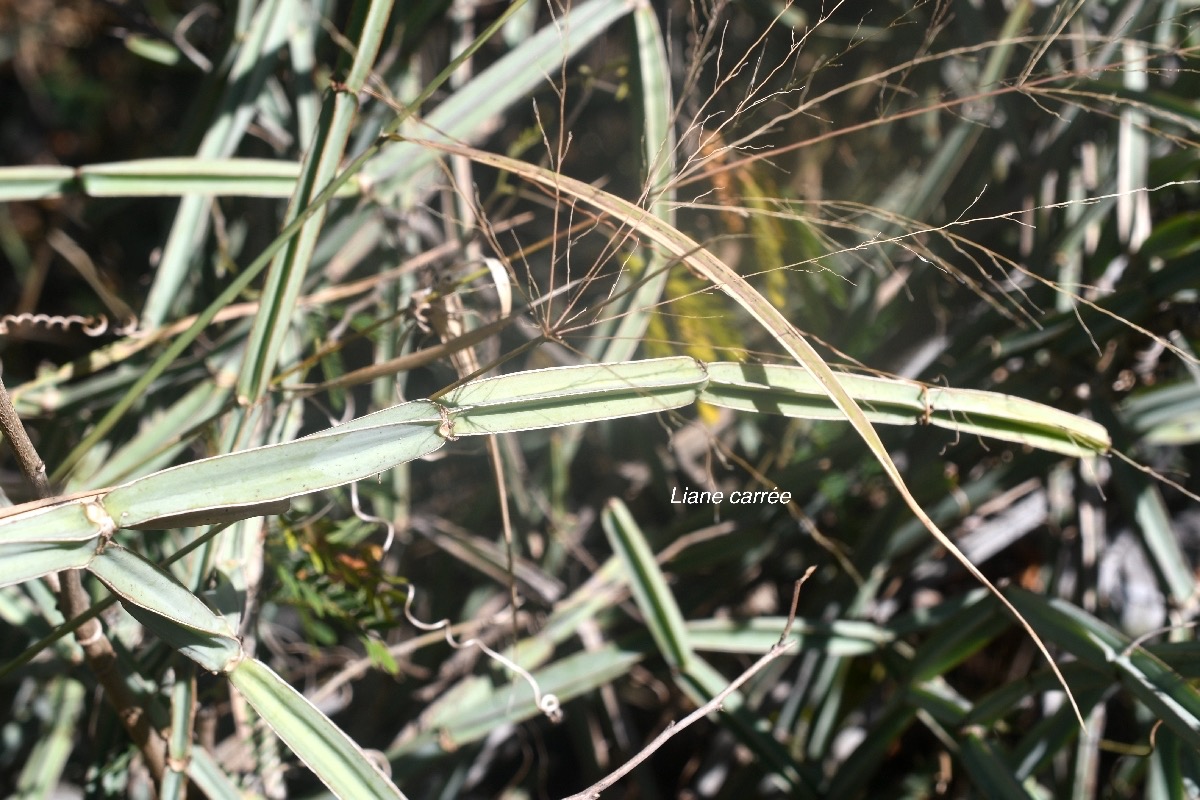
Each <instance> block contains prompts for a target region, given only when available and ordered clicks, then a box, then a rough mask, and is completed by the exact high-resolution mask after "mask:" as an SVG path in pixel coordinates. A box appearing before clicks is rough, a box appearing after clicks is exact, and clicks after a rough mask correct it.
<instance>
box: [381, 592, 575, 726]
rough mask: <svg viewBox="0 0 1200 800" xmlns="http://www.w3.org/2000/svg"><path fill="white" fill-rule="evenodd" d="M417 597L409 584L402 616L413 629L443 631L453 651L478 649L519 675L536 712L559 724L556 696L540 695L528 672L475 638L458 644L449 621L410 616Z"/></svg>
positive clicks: (540, 691) (558, 708)
mask: <svg viewBox="0 0 1200 800" xmlns="http://www.w3.org/2000/svg"><path fill="white" fill-rule="evenodd" d="M416 596H417V588H416V587H415V586H414V585H412V584H411V583H410V584H409V585H408V597H407V598H405V600H404V616H405V617H407V618H408V621H409V623H410V624H411V625H412V626H413V627H414V628H418V629H420V630H423V631H436V630H444V631H445V632H446V643H447V644H448V645H450V646H451V647H453V648H454V649H455V650H465V649H466V648H468V647H472V646H473V647H478V648H479V649H480V650H482V651H483V652H484V654H486V655H487V656H488V658H490V659H492V660H493V661H496V662H498V663H500V664H503V665H504V666H505V667H507V668H508V669H509V671H511V672H513V673H515V674H517V675H520V676H521V677H522V678H524V679H525V682H526V683H528V684H529V686H530V688H532V689H533V699H534V702H535V703H536V704H537V707H538V710H539V711H541V712H542V713H543V714H545V715H546V717H547V719H549V720H550V721H551V722H559V721H561V720H562V704H561V703H560V702H559V700H558V697H557V695H553V694H550V693H549V692H546V693H544V694H543V693H542V687H541V686H539V685H538V682H537V679H536V678H534V677H533V675H531V674H530V673H529V671H528V670H526V669H525V668H523V667H521V666H520V665H519V664H516V663H514V662H512V661H510V660H509V659H507V658H505V657H504V656H502V655H500V654H499V653H497V652H496V651H495V650H493V649H492V648H490V647H488V646H487V645H486V644H484V643H483V642H481V641H480V640H479V639H477V638H471V639H467V640H466V641H465V642H458V641H455V639H454V634H452V633H451V632H450V620H448V619H442V620H438V621H437V622H434V623H428V622H421V621H420V620H419V619H417V618H416V617H414V616H413V614H412V604H413V599H414V598H416Z"/></svg>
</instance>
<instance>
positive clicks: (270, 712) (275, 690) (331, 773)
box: [229, 658, 404, 798]
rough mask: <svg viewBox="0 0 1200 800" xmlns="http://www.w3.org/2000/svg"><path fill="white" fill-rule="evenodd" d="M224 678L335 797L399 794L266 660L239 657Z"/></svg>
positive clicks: (360, 750) (327, 719) (372, 764)
mask: <svg viewBox="0 0 1200 800" xmlns="http://www.w3.org/2000/svg"><path fill="white" fill-rule="evenodd" d="M229 682H230V683H231V684H233V687H234V688H235V689H237V690H238V691H239V692H240V693H241V694H242V696H243V697H245V698H246V701H247V702H249V703H250V705H251V706H253V707H254V710H255V711H257V712H258V714H259V716H261V717H262V718H263V719H264V720H266V722H267V724H268V725H270V726H271V728H272V730H274V731H275V733H276V734H277V735H278V736H279V738H280V739H282V740H283V742H284V744H286V745H287V746H288V747H289V748H290V749H291V751H292V752H293V753H295V754H296V755H297V756H298V757H299V758H300V760H301V761H303V762H304V763H305V764H306V765H307V766H308V768H309V769H311V770H312V771H313V773H314V774H315V775H316V776H317V777H318V778H320V779H321V782H322V783H324V784H325V785H326V786H327V787H329V790H330V791H331V792H333V793H334V794H335V795H337V796H338V797H348V798H349V797H355V798H356V797H398V798H403V797H404V795H403V794H402V793H401V792H400V790H399V789H397V788H396V785H395V784H393V783H392V782H391V780H389V779H388V777H387V776H386V775H384V774H383V772H382V771H381V770H380V769H379V767H378V766H376V765H375V763H374V762H372V761H371V760H370V759H369V758H367V755H366V753H364V752H363V751H362V748H360V747H359V746H358V745H357V744H355V742H354V740H352V739H351V738H350V737H349V736H347V735H346V734H345V733H344V732H343V731H342V730H341V728H339V727H337V726H336V725H334V724H333V722H332V721H330V719H329V718H328V717H326V716H325V715H324V714H322V713H321V712H320V711H318V710H317V708H316V707H315V706H313V704H312V703H310V702H308V700H306V699H305V698H304V695H302V694H300V693H299V692H297V691H296V690H295V689H293V688H292V687H291V686H290V685H289V684H288V683H287V681H285V680H283V678H280V677H279V676H278V675H276V674H275V673H274V672H273V671H272V670H271V668H270V667H268V666H267V665H266V664H263V663H262V662H261V661H257V660H255V659H253V658H247V659H244V660H243V661H241V662H239V663H238V665H237V666H236V667H234V669H233V670H232V671H230V673H229Z"/></svg>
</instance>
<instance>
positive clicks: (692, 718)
mask: <svg viewBox="0 0 1200 800" xmlns="http://www.w3.org/2000/svg"><path fill="white" fill-rule="evenodd" d="M814 571H816V567H809V568H808V569H807V570H806V571H805V573H804V575H802V576H801V577H800V580H798V581H796V586H795V589H794V590H793V592H792V607H791V610H790V611H788V618H787V624H786V625H784V626H783V633H782V634H780V636H779V641H778V642H776V643H775V645H774V647H772V648H771V649H770V650H768V651H767V652H765V653H763V655H762V657H761V658H759V659H758V661H755V662H754V663H753V664H751V665H750V667H749V668H747V669H746V671H745V672H743V673H742V674H741V675H738V676H737V677H736V678H734V679H733V680H732V681H731V682H730V684H729V685H728V686H726V687H725V688H724V689H722V690H721V691H720V692H719V693H718V694H717V695H716V696H715V697H713V699H712V700H709V701H708V702H707V703H705V704H704V705H702V706H700V707H699V708H697V709H696V710H695V711H693V712H692V713H690V714H688V715H687V716H686V717H684V718H683V719H681V720H680V721H679V722H675V723H672V724H670V725H668V726H667V727H666V728H665V729H664V730H663V731H662V733H660V734H658V736H656V737H654V741H652V742H650V744H648V745H646V746H645V747H643V748H642V749H641V750H640V751H639V752H638V754H637V755H635V756H634V757H633V758H631V759H629V760H628V761H626V762H625V763H624V764H622V765H621V766H620V767H619V768H617V769H616V770H614V771H613V772H611V773H609V774H608V775H606V776H604V777H603V778H601V779H600V780H598V781H596V782H595V783H593V784H592V785H591V786H589V787H588V788H586V789H584V790H583V791H582V792H578V793H576V794H573V795H570V796H569V797H566V798H564V800H595V798H598V797H599V796H600V793H601V792H603V791H604V790H605V789H608V788H609V787H611V786H612V785H613V784H614V783H616V782H617V781H619V780H620V779H621V778H623V777H625V776H626V775H628V774H629V773H630V772H632V771H633V768H634V767H636V766H638V765H639V764H641V763H642V762H643V761H645V760H646V759H647V758H649V757H650V756H651V754H653V753H654V752H655V751H656V750H658V749H659V748H660V747H662V746H663V745H664V744H666V743H667V742H668V741H669V740H670V739H671V738H672V737H674V736H675V735H677V734H678V733H679V732H680V731H682V730H683V729H684V728H686V727H688V726H689V725H691V724H692V723H693V722H696V721H697V720H699V719H700V718H702V717H707V716H708V715H709V714H711V713H712V712H714V711H720V710H721V707H722V705H723V704H724V703H725V700H726V698H728V697H729V696H730V695H731V694H733V693H734V692H736V691H737V690H738V689H739V688H740V687H741V686H742V684H744V683H745V682H746V681H748V680H750V678H752V677H753V676H754V675H756V674H758V672H759V671H761V670H762V668H763V667H765V666H766V665H767V664H770V663H771V662H772V661H774V660H775V659H777V658H779V657H780V656H781V655H783V653H784V651H785V650H787V649H788V648H789V647H791V646H792V645H793V644H795V640H789V639H788V636H790V635H791V633H792V623H794V622H795V621H796V605H797V604H798V603H799V602H800V587H801V586H803V585H804V582H805V581H807V580H808V579H809V577H810V576H811V575H812V574H813V572H814Z"/></svg>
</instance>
